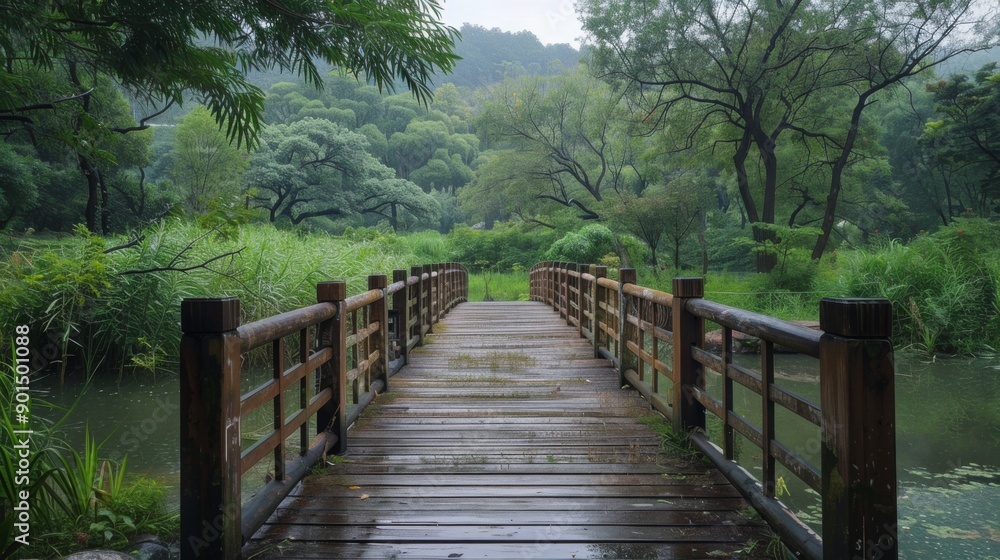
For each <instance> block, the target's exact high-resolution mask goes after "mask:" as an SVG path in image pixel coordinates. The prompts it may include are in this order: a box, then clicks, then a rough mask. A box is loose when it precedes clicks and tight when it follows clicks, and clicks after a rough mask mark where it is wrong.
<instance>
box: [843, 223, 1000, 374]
mask: <svg viewBox="0 0 1000 560" xmlns="http://www.w3.org/2000/svg"><path fill="white" fill-rule="evenodd" d="M997 239H1000V225H998V224H995V223H991V222H989V221H987V220H983V219H960V220H956V221H955V223H954V224H952V225H951V226H949V227H946V228H942V229H941V230H939V231H938V232H936V233H933V234H924V235H921V236H919V237H917V238H916V239H914V240H913V241H911V242H910V243H909V244H908V245H903V244H901V243H899V242H897V241H893V240H888V239H882V240H879V242H877V243H876V244H874V245H873V246H871V247H869V248H867V249H864V250H859V251H854V252H852V253H850V254H849V255H848V258H847V265H846V268H845V270H844V272H843V274H842V276H841V278H842V281H843V284H844V287H845V290H846V291H847V293H848V294H849V295H851V296H855V297H881V298H886V299H888V300H889V301H890V302H892V310H893V319H894V325H893V332H894V338H895V343H896V345H897V347H899V346H904V345H912V346H914V347H916V348H918V349H920V350H923V351H925V352H927V353H935V352H944V353H949V354H954V353H971V352H975V351H978V350H983V349H985V348H989V347H995V346H996V344H997V342H998V341H1000V300H998V288H1000V248H998V247H997V246H996V240H997Z"/></svg>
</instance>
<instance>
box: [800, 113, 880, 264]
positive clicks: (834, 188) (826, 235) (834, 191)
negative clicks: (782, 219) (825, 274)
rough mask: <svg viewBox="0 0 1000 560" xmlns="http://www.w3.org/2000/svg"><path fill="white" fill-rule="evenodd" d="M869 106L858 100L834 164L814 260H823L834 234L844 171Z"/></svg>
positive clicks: (813, 253)
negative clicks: (863, 112) (831, 234)
mask: <svg viewBox="0 0 1000 560" xmlns="http://www.w3.org/2000/svg"><path fill="white" fill-rule="evenodd" d="M867 104H868V96H867V95H862V96H860V97H859V98H858V102H857V104H856V105H855V106H854V113H852V114H851V127H850V128H849V129H848V131H847V137H846V138H845V139H844V145H843V148H842V149H841V152H840V155H839V156H838V157H837V161H836V162H834V164H833V172H832V173H831V174H830V192H829V193H827V195H826V209H825V210H824V212H823V223H822V225H820V234H819V237H817V238H816V245H815V246H814V247H813V252H812V258H813V259H816V260H818V259H820V258H822V257H823V253H824V252H825V251H826V245H827V243H829V242H830V233H832V232H833V225H834V222H835V220H836V217H837V201H838V200H839V199H840V189H841V188H842V187H843V177H844V170H845V169H846V168H847V163H848V161H850V158H851V153H852V152H853V151H854V141H855V140H857V138H858V129H859V127H860V123H861V113H862V111H863V110H864V108H865V106H866V105H867Z"/></svg>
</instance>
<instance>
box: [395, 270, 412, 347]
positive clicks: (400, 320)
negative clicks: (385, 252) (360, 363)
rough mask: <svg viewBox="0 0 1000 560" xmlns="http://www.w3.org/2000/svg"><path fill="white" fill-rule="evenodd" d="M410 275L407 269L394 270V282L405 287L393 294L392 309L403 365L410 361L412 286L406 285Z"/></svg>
mask: <svg viewBox="0 0 1000 560" xmlns="http://www.w3.org/2000/svg"><path fill="white" fill-rule="evenodd" d="M409 276H410V275H409V274H407V273H406V271H405V270H393V271H392V283H393V284H395V283H396V282H402V283H403V289H401V290H397V291H396V293H394V294H392V311H393V312H394V313H395V314H396V343H397V344H399V355H400V356H401V357H402V358H403V365H406V364H408V363H410V326H409V325H410V304H409V299H410V288H409V287H407V285H406V281H407V279H408V278H409Z"/></svg>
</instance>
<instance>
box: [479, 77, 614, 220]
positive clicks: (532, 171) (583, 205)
mask: <svg viewBox="0 0 1000 560" xmlns="http://www.w3.org/2000/svg"><path fill="white" fill-rule="evenodd" d="M618 101H619V96H617V95H616V94H615V93H614V92H612V91H610V90H609V89H608V88H607V87H605V86H603V85H602V84H600V83H599V82H596V81H595V80H592V79H590V78H589V77H588V76H586V75H585V74H584V73H583V72H574V73H571V74H564V75H561V76H558V77H555V78H551V79H542V78H525V79H522V80H519V81H515V80H511V79H508V80H505V81H504V82H503V83H502V84H501V85H499V86H497V87H496V88H494V89H493V90H492V91H491V93H490V97H489V100H488V101H487V103H486V107H485V108H484V109H483V112H482V113H481V115H480V116H479V119H478V121H477V128H478V130H479V131H480V132H481V134H482V135H483V136H484V137H485V138H486V139H487V140H488V142H490V143H492V144H495V145H497V146H504V147H506V146H509V147H512V148H516V149H517V150H518V151H520V152H522V153H524V154H525V155H526V156H527V157H528V159H531V160H533V161H535V162H539V161H540V162H541V163H540V164H534V165H531V166H527V165H526V166H524V171H523V173H525V174H526V175H530V176H531V177H532V178H533V179H537V180H538V181H532V182H534V183H536V184H538V185H541V186H543V189H542V190H539V191H536V192H535V196H536V197H537V198H539V199H542V200H547V201H550V202H556V203H558V204H561V205H563V206H566V207H568V208H575V209H576V210H578V211H579V214H580V217H581V218H583V219H597V218H599V215H598V213H597V211H596V209H595V207H594V203H595V202H601V201H602V200H604V196H605V193H606V192H607V191H618V190H620V189H621V188H622V187H623V185H622V184H621V183H620V182H619V180H618V179H620V178H621V173H620V172H621V171H622V170H623V169H624V168H625V167H626V166H627V165H628V163H629V162H628V161H627V158H628V155H629V152H628V150H627V141H626V138H627V124H628V117H629V115H628V114H627V113H624V112H622V110H621V106H620V105H619V103H618Z"/></svg>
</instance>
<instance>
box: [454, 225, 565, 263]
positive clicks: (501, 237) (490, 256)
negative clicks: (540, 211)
mask: <svg viewBox="0 0 1000 560" xmlns="http://www.w3.org/2000/svg"><path fill="white" fill-rule="evenodd" d="M551 237H552V234H551V233H550V232H543V231H540V230H537V229H536V230H531V231H529V230H528V228H526V227H525V226H524V224H520V225H517V224H503V225H498V227H497V228H496V229H492V230H483V229H473V228H470V227H468V226H456V227H455V229H454V230H452V232H451V233H450V234H449V235H448V247H449V250H450V251H451V255H452V257H451V259H450V260H452V261H457V262H461V263H465V264H466V265H467V266H468V265H472V269H473V270H478V269H481V268H484V267H487V268H489V267H495V266H499V267H500V268H501V269H509V268H511V267H513V266H515V265H519V266H521V267H523V268H524V269H529V268H531V267H532V266H533V265H534V264H535V263H536V262H538V261H540V260H542V258H541V254H542V248H543V247H545V246H546V245H547V244H548V243H549V242H550V241H551Z"/></svg>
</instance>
